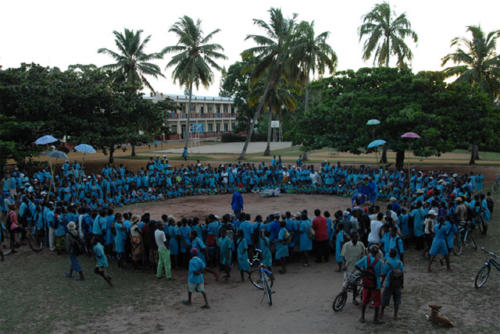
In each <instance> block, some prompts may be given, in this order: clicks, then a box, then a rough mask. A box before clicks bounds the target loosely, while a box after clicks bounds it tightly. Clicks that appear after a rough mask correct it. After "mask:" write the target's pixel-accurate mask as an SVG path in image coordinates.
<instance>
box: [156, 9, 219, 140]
mask: <svg viewBox="0 0 500 334" xmlns="http://www.w3.org/2000/svg"><path fill="white" fill-rule="evenodd" d="M219 31H220V30H219V29H216V30H214V31H212V32H211V33H209V34H207V35H206V36H205V35H204V34H203V31H202V29H201V21H200V20H196V22H195V21H194V20H193V19H192V18H190V17H189V16H186V15H185V16H183V17H181V18H179V20H178V21H177V22H176V23H175V24H174V25H172V27H171V28H170V29H169V32H173V33H175V34H176V35H177V37H178V39H179V40H178V41H177V44H176V45H172V46H167V47H166V48H164V49H163V50H162V53H174V54H175V55H174V56H173V57H172V59H171V60H170V62H168V64H167V68H168V67H174V70H173V72H172V76H173V79H174V82H178V83H179V84H180V85H181V86H184V87H185V88H186V90H187V91H188V92H189V100H188V114H187V119H186V129H185V133H184V141H185V143H184V150H187V148H188V144H189V122H190V119H191V99H192V96H193V84H194V85H195V86H196V89H198V88H199V86H200V84H202V85H203V86H204V87H208V86H210V84H211V83H212V82H213V80H214V73H213V72H212V69H211V67H212V68H215V69H216V70H218V71H221V70H222V68H221V67H220V66H219V64H217V63H216V60H217V59H226V56H225V55H224V54H223V53H222V52H223V51H224V48H223V47H222V46H221V45H220V44H214V43H208V42H209V41H210V40H211V39H212V37H213V36H214V35H215V34H216V33H218V32H219Z"/></svg>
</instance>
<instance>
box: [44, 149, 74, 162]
mask: <svg viewBox="0 0 500 334" xmlns="http://www.w3.org/2000/svg"><path fill="white" fill-rule="evenodd" d="M45 155H46V156H48V157H50V158H56V159H66V160H68V159H69V158H68V156H67V155H66V153H64V152H61V151H57V150H53V151H50V152H47V153H45Z"/></svg>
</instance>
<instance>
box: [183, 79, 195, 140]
mask: <svg viewBox="0 0 500 334" xmlns="http://www.w3.org/2000/svg"><path fill="white" fill-rule="evenodd" d="M192 97H193V83H192V82H190V83H189V100H188V112H187V119H186V130H185V132H184V149H185V150H187V149H188V146H189V121H190V120H191V99H192Z"/></svg>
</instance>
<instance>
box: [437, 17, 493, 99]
mask: <svg viewBox="0 0 500 334" xmlns="http://www.w3.org/2000/svg"><path fill="white" fill-rule="evenodd" d="M467 31H468V32H470V33H471V34H472V38H471V39H470V40H468V39H466V38H464V37H455V38H454V39H452V40H451V44H450V47H452V48H454V47H456V48H457V49H456V50H455V52H453V53H450V54H448V55H446V56H445V57H443V59H442V64H441V66H444V65H446V64H447V63H448V62H449V61H452V62H453V63H454V64H457V65H456V66H451V67H447V68H445V69H444V70H443V72H444V74H445V75H446V76H447V77H454V76H458V78H457V81H465V82H468V83H470V84H472V85H478V86H479V87H481V89H483V91H484V92H486V93H487V94H488V95H489V96H490V98H491V100H492V101H493V100H494V99H495V98H496V97H498V95H499V93H500V56H499V55H497V53H496V40H497V38H499V37H500V30H495V31H491V32H489V33H488V34H487V35H485V33H484V32H483V31H482V30H481V27H480V26H467Z"/></svg>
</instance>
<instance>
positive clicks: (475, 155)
mask: <svg viewBox="0 0 500 334" xmlns="http://www.w3.org/2000/svg"><path fill="white" fill-rule="evenodd" d="M476 160H479V146H478V145H472V147H471V151H470V161H469V165H475V164H476Z"/></svg>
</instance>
